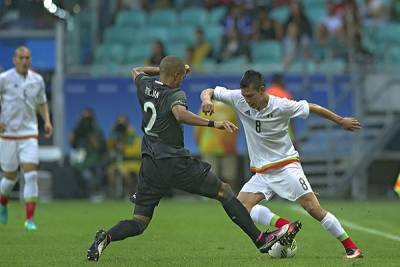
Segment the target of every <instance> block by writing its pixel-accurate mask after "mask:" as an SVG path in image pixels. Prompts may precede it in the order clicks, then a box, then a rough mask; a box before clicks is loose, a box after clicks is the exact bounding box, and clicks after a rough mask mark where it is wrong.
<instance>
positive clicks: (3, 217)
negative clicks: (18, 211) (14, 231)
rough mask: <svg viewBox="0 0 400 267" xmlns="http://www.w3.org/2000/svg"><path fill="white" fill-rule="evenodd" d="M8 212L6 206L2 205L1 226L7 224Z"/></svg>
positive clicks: (0, 206) (0, 209) (0, 213)
mask: <svg viewBox="0 0 400 267" xmlns="http://www.w3.org/2000/svg"><path fill="white" fill-rule="evenodd" d="M7 220H8V212H7V206H6V205H0V224H7Z"/></svg>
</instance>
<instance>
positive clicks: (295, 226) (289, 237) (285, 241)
mask: <svg viewBox="0 0 400 267" xmlns="http://www.w3.org/2000/svg"><path fill="white" fill-rule="evenodd" d="M287 225H289V229H288V231H287V233H286V235H285V236H284V237H283V238H282V239H281V240H280V241H279V243H281V245H282V246H289V245H291V244H292V243H293V240H294V238H295V237H296V235H297V233H298V232H299V231H300V229H301V222H300V221H294V222H291V223H289V224H287Z"/></svg>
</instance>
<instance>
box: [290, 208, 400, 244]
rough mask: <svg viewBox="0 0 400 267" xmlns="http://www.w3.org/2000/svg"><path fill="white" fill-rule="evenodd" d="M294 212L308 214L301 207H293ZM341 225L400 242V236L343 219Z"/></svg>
mask: <svg viewBox="0 0 400 267" xmlns="http://www.w3.org/2000/svg"><path fill="white" fill-rule="evenodd" d="M291 209H292V210H294V211H296V212H299V213H303V214H308V213H307V212H306V211H305V210H303V209H302V208H300V207H297V206H293V207H291ZM339 221H340V223H341V224H343V226H346V227H349V228H353V229H355V230H358V231H361V232H365V233H368V234H373V235H377V236H381V237H384V238H387V239H390V240H394V241H399V242H400V236H397V235H394V234H389V233H386V232H382V231H379V230H376V229H373V228H368V227H364V226H361V225H358V224H356V223H353V222H350V221H346V220H343V219H340V220H339Z"/></svg>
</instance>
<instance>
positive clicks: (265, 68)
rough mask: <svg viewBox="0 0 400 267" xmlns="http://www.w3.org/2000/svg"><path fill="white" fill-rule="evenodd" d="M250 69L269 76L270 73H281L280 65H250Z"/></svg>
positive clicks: (281, 66)
mask: <svg viewBox="0 0 400 267" xmlns="http://www.w3.org/2000/svg"><path fill="white" fill-rule="evenodd" d="M251 67H252V68H253V69H254V70H256V71H259V72H261V73H265V74H271V73H277V72H283V71H284V69H283V65H282V64H281V63H261V62H260V63H254V64H252V65H251Z"/></svg>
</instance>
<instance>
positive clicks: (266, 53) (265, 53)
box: [251, 41, 282, 63]
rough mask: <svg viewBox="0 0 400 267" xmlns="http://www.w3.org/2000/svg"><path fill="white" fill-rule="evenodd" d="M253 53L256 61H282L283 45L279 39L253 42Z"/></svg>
mask: <svg viewBox="0 0 400 267" xmlns="http://www.w3.org/2000/svg"><path fill="white" fill-rule="evenodd" d="M251 55H252V58H253V62H254V63H268V62H274V63H275V62H276V63H278V62H280V61H281V57H282V50H281V45H280V43H279V42H277V41H261V42H257V43H255V44H253V46H252V49H251Z"/></svg>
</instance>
